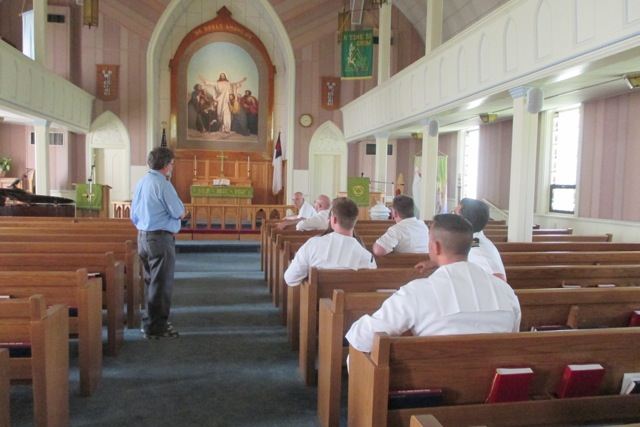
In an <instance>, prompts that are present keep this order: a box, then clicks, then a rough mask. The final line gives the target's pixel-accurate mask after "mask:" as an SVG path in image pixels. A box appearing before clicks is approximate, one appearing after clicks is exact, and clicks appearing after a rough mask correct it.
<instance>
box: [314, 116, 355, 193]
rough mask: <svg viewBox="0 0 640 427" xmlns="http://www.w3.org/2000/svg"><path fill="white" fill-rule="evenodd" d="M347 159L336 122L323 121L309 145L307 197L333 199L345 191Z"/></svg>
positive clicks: (345, 149)
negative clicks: (324, 196)
mask: <svg viewBox="0 0 640 427" xmlns="http://www.w3.org/2000/svg"><path fill="white" fill-rule="evenodd" d="M347 160H348V149H347V142H346V141H345V139H344V134H343V133H342V131H341V130H340V128H339V127H338V126H336V124H335V123H333V122H331V121H326V122H324V123H323V124H322V125H320V126H319V127H318V129H316V131H315V132H314V134H313V136H312V137H311V142H310V144H309V197H316V196H317V195H319V194H326V195H327V196H329V197H331V198H334V197H336V196H337V195H338V192H340V191H346V190H347Z"/></svg>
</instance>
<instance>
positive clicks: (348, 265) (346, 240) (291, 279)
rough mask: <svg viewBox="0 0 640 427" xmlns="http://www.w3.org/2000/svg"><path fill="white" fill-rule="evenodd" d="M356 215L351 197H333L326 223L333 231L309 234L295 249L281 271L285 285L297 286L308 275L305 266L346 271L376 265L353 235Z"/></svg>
mask: <svg viewBox="0 0 640 427" xmlns="http://www.w3.org/2000/svg"><path fill="white" fill-rule="evenodd" d="M358 214H359V210H358V206H357V205H356V203H355V202H354V201H353V200H351V199H348V198H346V197H338V198H337V199H334V200H333V202H332V203H331V214H330V215H329V226H330V227H331V230H333V231H331V232H327V233H325V234H323V235H322V236H315V237H311V238H310V239H309V240H307V242H306V243H305V244H304V245H302V246H301V247H300V249H298V251H297V252H296V256H295V257H294V258H293V261H291V265H289V268H287V271H285V272H284V281H285V282H286V283H287V285H289V286H298V285H299V284H300V283H301V282H302V280H304V278H305V277H307V275H308V274H309V267H317V268H320V269H350V270H360V269H367V268H376V262H375V261H374V259H373V255H372V254H371V252H369V251H368V250H366V249H365V247H364V246H362V244H361V243H360V242H359V241H358V240H357V239H356V238H354V237H353V229H354V228H355V226H356V222H357V220H358Z"/></svg>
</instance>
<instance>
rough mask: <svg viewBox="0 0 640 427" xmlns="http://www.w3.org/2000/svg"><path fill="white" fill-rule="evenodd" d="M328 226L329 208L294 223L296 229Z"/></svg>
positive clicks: (320, 228)
mask: <svg viewBox="0 0 640 427" xmlns="http://www.w3.org/2000/svg"><path fill="white" fill-rule="evenodd" d="M327 228H329V209H325V210H323V211H320V212H318V213H317V214H315V215H314V216H312V217H311V218H308V219H304V220H302V221H300V222H299V223H297V224H296V230H298V231H307V230H326V229H327Z"/></svg>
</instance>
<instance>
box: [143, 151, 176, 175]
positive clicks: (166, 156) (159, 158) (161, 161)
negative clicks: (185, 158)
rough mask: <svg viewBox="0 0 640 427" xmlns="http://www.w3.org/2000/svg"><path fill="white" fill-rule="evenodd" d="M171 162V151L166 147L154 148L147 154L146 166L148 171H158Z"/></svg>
mask: <svg viewBox="0 0 640 427" xmlns="http://www.w3.org/2000/svg"><path fill="white" fill-rule="evenodd" d="M172 160H173V151H171V150H169V149H168V148H167V147H156V148H154V149H153V150H151V151H150V152H149V156H148V157H147V165H148V166H149V168H150V169H153V170H155V171H159V170H161V169H162V168H164V167H165V166H166V165H168V164H169V163H171V161H172Z"/></svg>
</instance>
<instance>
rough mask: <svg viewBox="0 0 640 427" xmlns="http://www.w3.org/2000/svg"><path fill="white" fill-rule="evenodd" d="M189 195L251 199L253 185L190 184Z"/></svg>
mask: <svg viewBox="0 0 640 427" xmlns="http://www.w3.org/2000/svg"><path fill="white" fill-rule="evenodd" d="M191 197H218V198H227V199H231V198H237V199H251V198H252V197H253V187H227V186H218V185H192V186H191Z"/></svg>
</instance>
